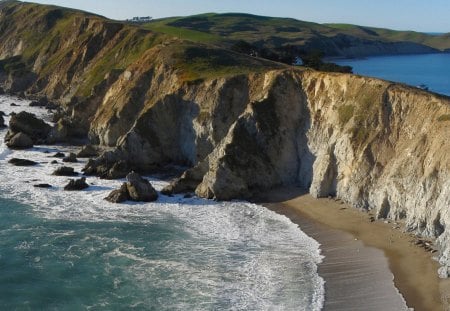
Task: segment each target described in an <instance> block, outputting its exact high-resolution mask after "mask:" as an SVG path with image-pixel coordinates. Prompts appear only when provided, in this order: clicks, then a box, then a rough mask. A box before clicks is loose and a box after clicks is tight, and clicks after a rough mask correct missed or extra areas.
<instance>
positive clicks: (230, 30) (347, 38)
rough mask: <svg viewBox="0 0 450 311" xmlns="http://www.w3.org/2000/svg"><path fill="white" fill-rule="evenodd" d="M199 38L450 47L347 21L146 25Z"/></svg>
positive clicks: (448, 38)
mask: <svg viewBox="0 0 450 311" xmlns="http://www.w3.org/2000/svg"><path fill="white" fill-rule="evenodd" d="M143 27H144V28H146V29H151V30H154V31H158V32H163V33H166V34H169V35H173V36H177V37H180V38H182V39H186V40H191V41H195V42H207V43H214V44H217V45H221V46H224V47H227V48H229V47H231V46H233V44H235V43H236V42H238V41H241V40H242V41H245V42H248V43H250V44H252V45H255V46H257V47H259V48H267V49H272V50H274V49H277V48H280V47H283V46H287V45H289V46H295V47H297V48H298V49H302V50H305V51H313V50H320V51H322V52H324V54H325V55H327V56H366V55H378V54H408V53H430V52H436V51H440V50H446V49H450V34H446V35H441V36H435V35H429V34H424V33H419V32H413V31H395V30H389V29H380V28H373V27H363V26H356V25H349V24H317V23H311V22H304V21H299V20H296V19H292V18H277V17H266V16H256V15H250V14H239V13H227V14H214V13H208V14H201V15H194V16H187V17H172V18H166V19H159V20H155V21H152V22H150V23H147V24H145V25H143Z"/></svg>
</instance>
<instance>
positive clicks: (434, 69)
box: [335, 54, 450, 96]
mask: <svg viewBox="0 0 450 311" xmlns="http://www.w3.org/2000/svg"><path fill="white" fill-rule="evenodd" d="M335 62H336V63H338V64H340V65H348V66H352V67H353V72H354V73H356V74H360V75H364V76H371V77H376V78H381V79H385V80H390V81H395V82H402V83H406V84H409V85H412V86H419V85H421V84H425V85H427V86H428V87H429V89H430V91H433V92H436V93H440V94H443V95H448V96H450V54H425V55H401V56H380V57H369V58H364V59H348V60H338V61H335Z"/></svg>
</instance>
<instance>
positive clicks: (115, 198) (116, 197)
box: [105, 183, 130, 203]
mask: <svg viewBox="0 0 450 311" xmlns="http://www.w3.org/2000/svg"><path fill="white" fill-rule="evenodd" d="M105 200H106V201H108V202H111V203H122V202H125V201H127V200H130V195H129V193H128V187H127V183H123V184H122V186H120V188H119V189H117V190H113V191H111V193H110V194H109V195H108V196H107V197H106V198H105Z"/></svg>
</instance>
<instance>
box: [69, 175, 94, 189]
mask: <svg viewBox="0 0 450 311" xmlns="http://www.w3.org/2000/svg"><path fill="white" fill-rule="evenodd" d="M86 188H89V185H88V184H87V183H86V177H82V178H80V179H71V180H70V181H69V183H68V184H67V185H65V186H64V190H66V191H81V190H84V189H86Z"/></svg>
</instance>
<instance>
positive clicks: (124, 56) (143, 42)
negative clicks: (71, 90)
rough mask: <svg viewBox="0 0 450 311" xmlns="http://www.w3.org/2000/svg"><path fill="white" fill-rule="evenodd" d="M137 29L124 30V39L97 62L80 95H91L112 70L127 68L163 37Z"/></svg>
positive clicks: (80, 89) (80, 90) (82, 86)
mask: <svg viewBox="0 0 450 311" xmlns="http://www.w3.org/2000/svg"><path fill="white" fill-rule="evenodd" d="M138 32H139V31H138V30H137V29H133V28H132V29H127V30H125V31H124V37H123V39H122V40H121V41H120V42H118V44H116V45H114V47H113V48H112V49H110V50H108V51H106V53H105V54H104V55H103V56H102V57H101V58H100V59H99V60H98V61H97V62H96V63H95V65H94V66H93V68H92V69H91V71H90V74H89V76H88V77H87V78H86V80H85V81H84V83H83V84H82V85H81V87H80V88H79V90H78V93H79V95H81V96H89V95H90V93H91V90H92V89H93V88H94V87H95V86H96V85H98V84H99V83H100V82H101V81H103V79H104V77H105V75H106V74H107V73H109V72H111V71H113V70H114V71H121V70H125V69H126V68H127V67H128V66H129V65H130V64H131V63H133V62H134V61H136V60H137V59H138V58H139V57H141V56H142V55H143V54H144V52H145V51H147V50H148V49H150V48H151V47H153V46H155V45H156V44H158V43H160V42H161V41H160V40H161V38H159V37H156V36H154V35H153V34H150V33H146V34H139V33H138Z"/></svg>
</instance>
